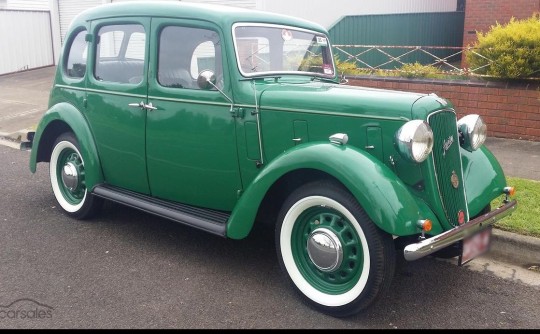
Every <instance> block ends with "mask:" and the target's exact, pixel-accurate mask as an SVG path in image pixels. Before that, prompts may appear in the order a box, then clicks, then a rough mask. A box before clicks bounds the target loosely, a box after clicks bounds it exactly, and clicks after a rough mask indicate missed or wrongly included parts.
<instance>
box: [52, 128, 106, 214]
mask: <svg viewBox="0 0 540 334" xmlns="http://www.w3.org/2000/svg"><path fill="white" fill-rule="evenodd" d="M66 164H69V165H70V166H71V167H72V168H73V170H74V175H76V177H75V178H74V180H76V181H74V182H75V184H76V185H75V186H73V187H72V188H70V187H69V186H67V185H66V183H65V180H63V177H62V173H63V172H62V171H63V168H64V166H66ZM84 168H85V167H84V158H83V156H82V154H81V152H80V150H79V144H78V141H77V139H76V138H75V136H74V135H73V134H72V133H64V134H62V135H60V136H59V137H58V138H57V139H56V141H55V142H54V144H53V149H52V152H51V159H50V164H49V176H50V181H51V186H52V190H53V193H54V196H55V198H56V201H57V202H58V204H59V205H60V207H61V208H62V209H63V210H64V211H65V212H66V213H67V214H68V215H69V216H72V217H74V218H78V219H85V218H90V217H91V216H92V215H94V214H95V213H96V211H98V209H99V207H100V205H101V202H102V200H101V199H99V198H95V197H94V196H93V195H92V194H89V193H88V189H87V188H86V184H85V178H84V177H85V169H84Z"/></svg>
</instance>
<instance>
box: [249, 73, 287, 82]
mask: <svg viewBox="0 0 540 334" xmlns="http://www.w3.org/2000/svg"><path fill="white" fill-rule="evenodd" d="M256 79H274V80H276V81H277V80H278V79H281V75H275V74H259V75H254V76H251V77H249V78H242V79H240V81H249V80H256Z"/></svg>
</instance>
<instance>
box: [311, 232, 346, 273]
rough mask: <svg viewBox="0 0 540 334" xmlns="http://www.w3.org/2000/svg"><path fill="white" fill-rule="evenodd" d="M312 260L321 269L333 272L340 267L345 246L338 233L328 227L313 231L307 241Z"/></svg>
mask: <svg viewBox="0 0 540 334" xmlns="http://www.w3.org/2000/svg"><path fill="white" fill-rule="evenodd" d="M307 251H308V255H309V258H310V259H311V262H313V264H314V265H315V266H316V267H317V268H318V269H319V270H321V271H324V272H332V271H334V270H336V269H337V268H339V267H340V265H341V261H342V260H343V248H342V246H341V242H340V241H339V238H338V237H337V235H336V234H335V233H334V232H332V231H331V230H329V229H327V228H318V229H316V230H315V231H313V232H311V234H310V235H309V238H308V241H307Z"/></svg>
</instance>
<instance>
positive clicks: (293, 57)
mask: <svg viewBox="0 0 540 334" xmlns="http://www.w3.org/2000/svg"><path fill="white" fill-rule="evenodd" d="M233 31H234V43H235V47H236V57H237V60H238V67H239V68H240V71H241V72H242V75H243V76H246V77H250V76H259V75H264V74H276V73H280V74H281V73H285V74H302V75H316V76H322V77H326V78H333V77H334V62H333V59H332V52H331V50H330V44H329V42H328V38H327V37H326V36H325V35H323V34H321V33H317V32H313V31H309V30H302V29H299V28H293V27H286V26H276V25H256V24H241V25H236V26H235V27H234V28H233Z"/></svg>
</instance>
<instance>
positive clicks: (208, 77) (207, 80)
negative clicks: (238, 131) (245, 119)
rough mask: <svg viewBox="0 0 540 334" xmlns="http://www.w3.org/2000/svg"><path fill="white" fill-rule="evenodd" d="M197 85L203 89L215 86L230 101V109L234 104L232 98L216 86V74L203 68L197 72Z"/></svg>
mask: <svg viewBox="0 0 540 334" xmlns="http://www.w3.org/2000/svg"><path fill="white" fill-rule="evenodd" d="M197 85H198V86H199V88H200V89H203V90H209V89H212V88H215V89H216V90H217V91H218V92H220V93H221V95H223V96H224V97H225V98H226V99H227V100H229V102H230V103H231V110H232V107H233V105H234V102H233V100H232V99H231V98H230V97H228V96H227V94H225V93H223V91H222V90H221V89H219V88H218V86H216V74H215V73H214V72H212V71H210V70H204V71H201V73H199V76H198V77H197Z"/></svg>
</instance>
